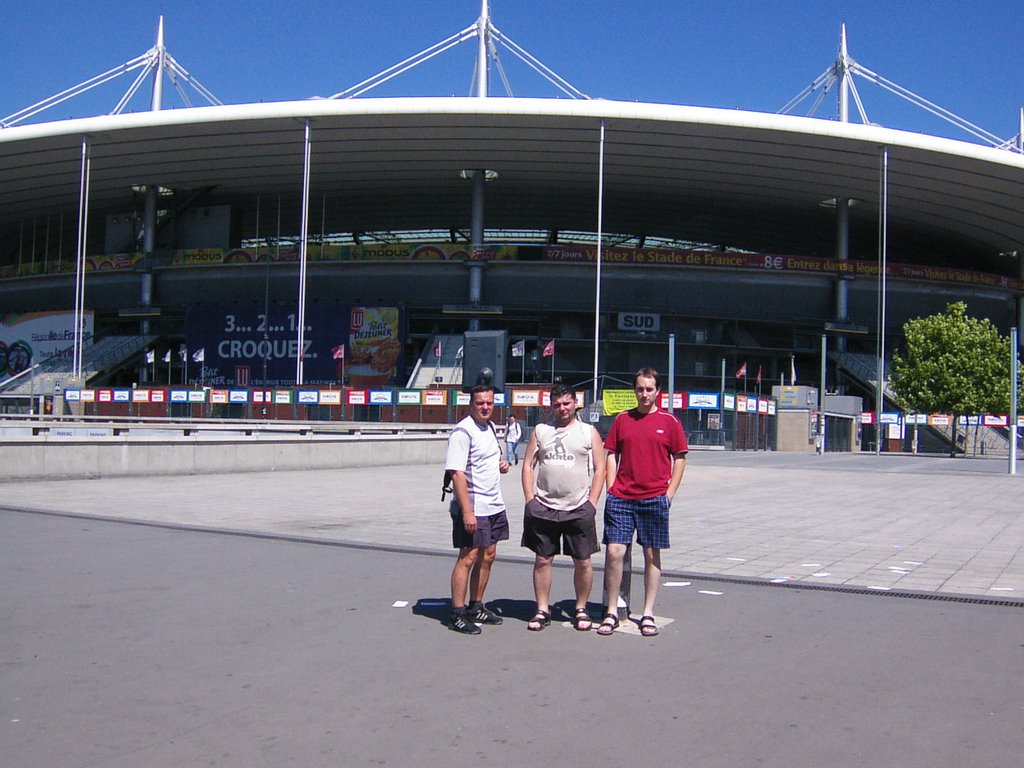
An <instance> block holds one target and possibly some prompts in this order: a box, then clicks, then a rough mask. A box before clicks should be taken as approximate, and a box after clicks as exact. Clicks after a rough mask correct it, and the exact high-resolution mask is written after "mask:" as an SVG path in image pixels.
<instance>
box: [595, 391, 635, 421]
mask: <svg viewBox="0 0 1024 768" xmlns="http://www.w3.org/2000/svg"><path fill="white" fill-rule="evenodd" d="M601 398H602V400H603V402H604V415H605V416H614V415H615V414H617V413H622V412H623V411H628V410H629V409H630V408H636V392H634V391H633V390H632V389H606V390H605V391H604V393H603V394H602V396H601Z"/></svg>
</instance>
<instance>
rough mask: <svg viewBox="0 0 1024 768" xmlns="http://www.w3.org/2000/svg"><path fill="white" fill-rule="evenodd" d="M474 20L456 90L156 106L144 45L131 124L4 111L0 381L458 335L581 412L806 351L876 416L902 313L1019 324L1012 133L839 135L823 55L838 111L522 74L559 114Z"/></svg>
mask: <svg viewBox="0 0 1024 768" xmlns="http://www.w3.org/2000/svg"><path fill="white" fill-rule="evenodd" d="M483 8H484V11H483V13H482V15H481V17H480V19H479V20H478V21H477V22H476V23H475V24H473V25H471V26H470V27H467V28H466V29H465V30H463V31H462V32H460V33H459V34H458V35H456V36H454V37H453V38H452V39H451V40H450V41H444V43H445V44H446V45H447V44H449V43H450V44H457V43H459V42H464V41H472V42H475V43H476V44H477V45H478V46H479V51H480V54H479V57H478V71H477V76H476V84H477V88H478V92H477V95H475V96H470V97H450V98H436V97H409V98H374V97H372V96H369V95H366V91H368V89H369V88H372V83H370V84H366V85H364V84H360V85H359V86H357V87H355V88H353V89H351V90H350V91H349V92H343V93H341V94H336V95H335V97H331V98H325V99H302V100H296V101H287V102H278V103H259V104H235V105H232V104H221V103H219V102H217V101H216V99H212V95H211V99H212V102H213V103H211V104H210V105H209V106H198V107H189V108H183V109H173V110H164V109H161V98H162V96H161V91H162V88H163V78H164V74H165V73H169V76H170V79H171V80H172V81H173V82H174V83H175V84H176V85H181V84H184V85H188V86H192V87H195V88H196V89H197V90H198V91H199V92H200V93H203V92H204V91H205V89H203V88H202V86H201V85H200V84H199V83H198V81H196V80H194V78H192V77H191V76H190V75H188V73H187V72H185V71H184V70H183V69H181V68H180V67H177V64H176V62H175V61H174V60H173V57H171V56H170V54H169V52H168V51H167V48H166V47H165V46H164V42H163V33H162V26H161V31H160V32H159V33H158V39H157V44H156V46H154V47H153V48H152V49H151V50H150V51H148V52H147V54H145V55H144V56H142V57H139V59H138V60H137V62H135V63H132V62H129V64H133V68H134V69H138V70H140V74H139V77H138V78H137V79H136V82H135V83H134V84H133V88H135V89H138V88H139V87H140V85H141V84H142V83H146V84H147V85H149V84H151V88H152V109H150V110H148V111H142V112H135V113H130V114H129V113H123V112H117V111H116V110H115V113H113V114H110V115H104V116H98V117H89V118H80V119H69V120H61V121H56V122H32V121H31V118H33V117H35V115H36V114H37V112H36V111H34V110H33V109H32V108H30V109H29V110H26V111H24V112H23V113H18V114H15V115H12V116H10V117H8V118H5V119H4V121H3V126H2V127H0V178H2V179H3V183H2V184H0V313H3V316H4V325H3V326H0V331H2V332H3V333H4V334H5V335H4V336H3V337H2V338H0V341H2V342H3V344H4V355H3V357H4V360H3V363H4V366H3V369H2V370H0V380H2V379H5V378H6V379H7V382H6V384H3V386H4V387H5V388H6V389H7V391H8V392H16V391H21V392H23V391H24V388H25V386H26V383H25V379H26V377H25V375H24V372H25V371H35V372H37V373H38V374H39V375H40V376H42V375H43V373H44V370H45V371H49V372H50V373H49V374H47V375H50V376H51V378H52V379H53V383H47V384H45V385H40V384H38V383H35V382H34V383H33V384H32V385H31V386H32V387H33V391H35V388H36V387H50V388H68V387H72V386H89V387H133V386H135V387H161V386H163V387H167V386H172V385H188V386H196V385H198V386H204V387H207V386H213V387H225V388H230V387H238V388H248V387H259V388H263V387H279V386H280V387H283V386H302V385H310V386H323V387H331V386H333V387H338V386H341V385H342V384H344V385H346V386H348V387H351V388H352V389H353V390H357V391H370V390H374V389H392V390H394V389H401V388H408V389H423V388H429V387H445V386H449V385H457V384H458V383H459V381H460V380H459V381H456V380H455V376H456V373H457V369H458V368H459V362H458V360H459V352H460V349H461V342H460V341H459V339H460V338H461V334H463V333H464V332H465V331H467V330H505V331H507V332H508V343H509V348H508V349H507V350H506V353H507V368H508V370H507V381H508V382H509V384H510V385H515V384H517V383H522V384H525V385H533V386H537V385H541V384H543V383H544V382H549V381H552V380H555V379H559V380H562V381H565V382H568V383H571V384H574V385H577V386H579V387H580V388H581V389H583V390H590V389H591V388H593V393H594V397H595V399H598V398H600V396H601V390H602V388H603V387H605V386H617V387H621V386H622V383H621V382H628V381H629V380H630V379H631V376H632V373H633V372H634V371H635V370H636V369H637V368H639V367H641V366H642V365H651V364H653V365H654V366H655V367H657V368H659V369H662V370H669V362H668V361H669V360H671V366H672V367H671V370H672V372H673V374H674V376H673V381H672V382H671V385H672V387H673V389H674V391H677V392H701V393H722V394H724V392H725V391H726V390H734V391H740V392H742V391H746V390H747V389H748V388H749V389H751V390H755V389H759V388H760V387H762V386H763V387H764V389H765V392H766V393H767V392H768V391H769V390H770V387H771V386H773V385H779V384H782V385H785V384H789V385H793V384H797V383H810V382H812V381H813V383H814V385H815V386H817V385H818V384H819V378H820V377H819V376H818V373H817V372H818V370H819V367H821V366H822V349H823V344H826V345H827V349H828V354H827V355H826V360H825V361H824V362H825V367H826V368H827V373H826V389H828V390H830V391H835V392H837V393H840V394H843V393H849V394H855V395H861V396H863V397H864V398H865V409H869V408H871V407H873V408H875V409H876V410H881V409H882V408H883V407H884V404H883V403H875V402H874V400H873V399H872V398H874V392H875V390H874V386H875V382H876V380H877V376H876V375H875V373H874V372H875V371H876V370H877V368H876V367H875V366H876V362H875V361H877V360H882V361H884V359H885V358H886V357H888V355H889V354H890V353H891V351H892V350H893V349H894V348H895V347H896V346H897V345H898V343H899V341H900V334H901V327H902V325H903V323H904V322H905V321H906V320H908V319H910V318H912V317H916V316H920V315H925V314H931V313H934V312H940V311H942V310H944V309H945V307H946V305H947V304H949V303H950V302H953V301H964V302H966V303H967V305H968V310H969V312H970V313H972V314H974V315H978V316H982V317H987V318H989V319H990V320H991V321H992V322H993V323H994V324H995V325H996V326H997V327H999V328H1000V329H1004V330H1005V329H1007V328H1009V327H1011V326H1015V325H1016V326H1020V325H1021V324H1022V323H1024V304H1022V300H1021V297H1022V293H1024V266H1022V264H1024V262H1022V260H1021V258H1020V253H1021V252H1022V251H1024V245H1022V244H1024V217H1022V216H1021V215H1020V213H1021V203H1020V201H1021V199H1022V193H1024V155H1022V146H1021V137H1020V136H1017V137H1014V138H1013V139H1010V140H1007V141H1000V140H998V139H997V138H996V137H992V136H990V135H982V134H978V133H975V134H974V135H975V137H976V138H979V139H980V140H981V142H983V143H978V142H977V141H958V140H953V139H947V138H941V137H937V136H930V135H922V134H919V133H910V132H906V131H901V130H897V129H893V128H887V127H881V126H877V125H871V124H861V123H854V122H850V121H849V119H848V112H849V106H850V96H851V94H852V95H853V96H854V100H855V101H856V102H857V103H859V99H857V98H856V86H855V85H854V81H853V75H854V74H861V75H865V73H867V75H865V76H868V77H869V79H871V78H870V76H871V75H874V73H871V72H870V71H869V70H865V69H864V68H861V67H859V65H856V63H855V62H854V61H853V60H852V59H850V58H849V56H848V54H847V52H846V49H845V43H844V42H841V44H840V49H839V55H838V57H837V60H836V62H835V64H834V65H832V66H830V68H829V69H828V70H826V72H825V73H824V74H823V76H822V77H821V78H819V80H818V81H815V83H814V84H813V86H812V88H811V89H809V93H810V94H811V95H813V94H814V93H819V92H820V93H821V94H823V93H824V92H825V91H827V90H829V89H830V88H832V87H833V86H834V87H835V91H836V93H837V98H838V103H839V109H838V116H839V117H838V119H835V120H829V119H821V118H817V117H798V116H794V115H790V114H766V113H760V112H748V111H742V110H725V109H713V108H704V107H690V106H680V105H668V104H650V103H634V102H618V101H605V100H600V99H591V98H587V97H585V96H584V94H582V93H580V92H578V91H576V90H575V89H574V88H573V87H572V86H571V85H569V84H568V83H567V82H566V81H564V80H562V79H561V78H560V77H558V76H557V75H555V74H554V73H552V72H550V71H549V70H546V68H543V65H541V64H540V63H539V61H536V60H534V61H536V63H537V64H538V65H539V71H541V73H542V74H543V75H544V76H545V77H548V78H549V79H550V80H552V82H556V83H557V84H558V85H559V87H560V88H562V89H563V90H564V91H565V93H566V95H569V96H574V97H579V98H559V99H550V98H511V97H493V96H490V94H489V91H488V72H489V71H491V69H492V68H493V67H492V63H491V59H490V55H489V54H490V51H491V49H492V48H494V47H495V44H505V45H506V46H508V49H509V50H512V51H513V52H516V51H517V50H518V51H520V52H522V53H525V51H524V50H523V49H520V48H519V47H518V46H515V44H514V43H511V41H510V40H508V39H507V38H505V37H504V36H503V35H502V34H501V33H500V32H499V31H498V30H497V29H496V28H495V27H494V25H493V23H492V21H491V19H490V18H489V16H488V14H487V3H486V2H485V3H483ZM456 38H457V39H456ZM439 46H441V44H439ZM449 47H450V46H449ZM440 50H441V48H440V47H436V49H428V51H425V52H424V54H426V55H428V56H432V55H435V54H436V53H438V52H440ZM527 55H529V54H527ZM531 58H532V57H531ZM403 64H404V63H403ZM119 69H124V68H119ZM858 70H859V71H858ZM112 72H114V70H112ZM108 74H109V73H108ZM382 74H383V75H385V76H387V77H390V76H392V75H393V74H394V73H382ZM144 76H145V77H144ZM874 77H875V82H876V83H878V82H881V83H882V84H883V85H885V84H886V83H888V81H884V79H879V78H878V76H877V75H874ZM108 79H109V78H108ZM888 84H889V85H894V84H892V83H888ZM83 85H84V86H87V85H88V84H83ZM208 95H209V94H208ZM911 95H912V94H911ZM933 106H934V105H933ZM954 117H955V116H954ZM967 125H968V126H969V129H970V128H973V126H970V124H967ZM26 323H29V324H31V323H37V324H38V327H36V326H33V331H32V333H33V335H32V338H31V339H29V338H28V337H27V336H26V333H25V330H24V329H25V328H26V327H27V326H26V325H25V324H26ZM19 334H20V335H19ZM823 338H824V339H826V340H825V341H824V342H823V341H822V340H823ZM32 340H34V341H35V343H32ZM19 343H21V344H22V346H18V344H19ZM26 347H27V349H26ZM299 350H302V353H301V354H300V352H299ZM44 362H45V365H46V367H45V369H44ZM37 367H38V370H37ZM740 371H745V372H746V376H744V377H737V374H738V373H739V372H740ZM755 373H756V378H757V381H756V383H755ZM33 378H34V377H33ZM47 381H49V380H47ZM18 387H20V388H21V389H20V390H19V389H18ZM718 407H719V408H721V407H722V406H721V403H719V405H718ZM688 426H689V425H688Z"/></svg>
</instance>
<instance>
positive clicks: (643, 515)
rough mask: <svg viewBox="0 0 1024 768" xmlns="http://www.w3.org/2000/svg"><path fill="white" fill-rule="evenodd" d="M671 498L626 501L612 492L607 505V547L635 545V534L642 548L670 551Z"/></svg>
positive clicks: (605, 541) (605, 506) (605, 514)
mask: <svg viewBox="0 0 1024 768" xmlns="http://www.w3.org/2000/svg"><path fill="white" fill-rule="evenodd" d="M668 508H669V503H668V496H655V497H654V498H653V499H622V498H619V497H618V496H612V495H611V494H610V493H609V494H608V495H607V496H606V497H605V502H604V538H603V539H602V541H603V542H604V543H605V544H632V543H633V533H634V532H636V541H637V543H638V544H639V545H640V546H641V547H654V548H655V549H668V548H669V540H668Z"/></svg>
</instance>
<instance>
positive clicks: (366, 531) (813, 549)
mask: <svg viewBox="0 0 1024 768" xmlns="http://www.w3.org/2000/svg"><path fill="white" fill-rule="evenodd" d="M520 466H521V465H520ZM518 469H519V468H518V467H513V470H512V472H510V473H509V474H508V475H507V476H505V478H504V480H503V493H504V496H505V500H506V503H507V504H508V507H509V510H510V515H509V518H510V521H511V524H512V540H511V542H510V543H509V544H507V545H503V546H502V547H501V548H500V549H499V557H500V558H502V559H505V560H508V559H517V558H522V559H524V560H528V559H529V557H528V555H529V553H527V552H526V551H525V550H523V549H522V548H520V547H519V545H518V539H519V534H520V532H521V530H522V528H521V524H522V518H521V513H520V510H521V509H522V499H523V496H522V490H521V488H520V484H519V477H518ZM441 474H442V472H441V469H440V467H439V466H401V467H394V466H388V467H379V468H372V469H344V470H319V471H309V472H276V473H275V472H265V473H246V472H237V473H234V474H218V475H190V476H173V477H170V476H155V477H143V478H139V477H132V478H104V479H93V480H53V481H38V480H36V481H25V482H11V483H5V484H3V485H2V486H0V491H2V494H3V496H2V500H0V507H7V508H11V509H21V510H34V511H46V512H57V513H68V514H77V515H89V516H96V517H102V518H112V519H120V520H133V521H144V522H150V523H158V524H167V525H174V526H184V527H198V528H203V529H215V530H226V531H238V532H250V533H257V534H266V535H273V536H282V537H291V538H296V539H312V540H318V541H328V542H341V543H352V544H365V545H372V546H380V547H386V548H391V549H400V550H406V551H417V552H436V551H439V552H444V553H450V551H451V548H450V530H449V523H448V517H447V514H446V509H447V504H442V503H441V501H440V486H441ZM599 518H600V515H599ZM671 535H672V547H671V549H669V550H666V551H665V552H664V553H663V561H662V562H663V567H664V569H665V571H666V573H667V574H676V575H688V576H695V577H696V576H708V577H711V576H714V577H724V578H729V579H752V580H760V581H768V582H778V583H782V582H799V583H801V584H813V585H817V586H829V587H833V588H837V587H845V588H865V589H873V590H879V591H883V590H898V591H909V592H924V593H941V594H949V595H970V596H978V597H982V596H983V597H986V598H990V599H1008V600H1024V477H1022V476H1021V475H1009V474H1008V473H1007V462H1006V460H1005V459H1002V460H996V459H984V458H982V459H965V458H957V459H950V458H947V457H940V456H907V455H889V454H884V455H882V456H875V455H873V454H827V455H824V456H816V455H810V456H808V455H797V454H781V453H767V452H745V453H744V452H728V453H727V452H712V451H693V452H691V454H690V457H689V461H688V462H687V470H686V475H685V477H684V480H683V485H682V487H681V489H680V491H679V494H678V495H677V497H676V500H675V504H674V506H673V509H672V530H671ZM595 562H596V563H597V564H599V565H600V564H601V562H602V560H601V556H600V555H598V556H597V559H596V561H595Z"/></svg>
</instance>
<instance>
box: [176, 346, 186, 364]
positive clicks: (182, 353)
mask: <svg viewBox="0 0 1024 768" xmlns="http://www.w3.org/2000/svg"><path fill="white" fill-rule="evenodd" d="M178 357H180V358H181V362H183V363H184V362H185V361H186V360H188V347H186V346H185V345H184V344H182V345H181V346H180V347H178Z"/></svg>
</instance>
